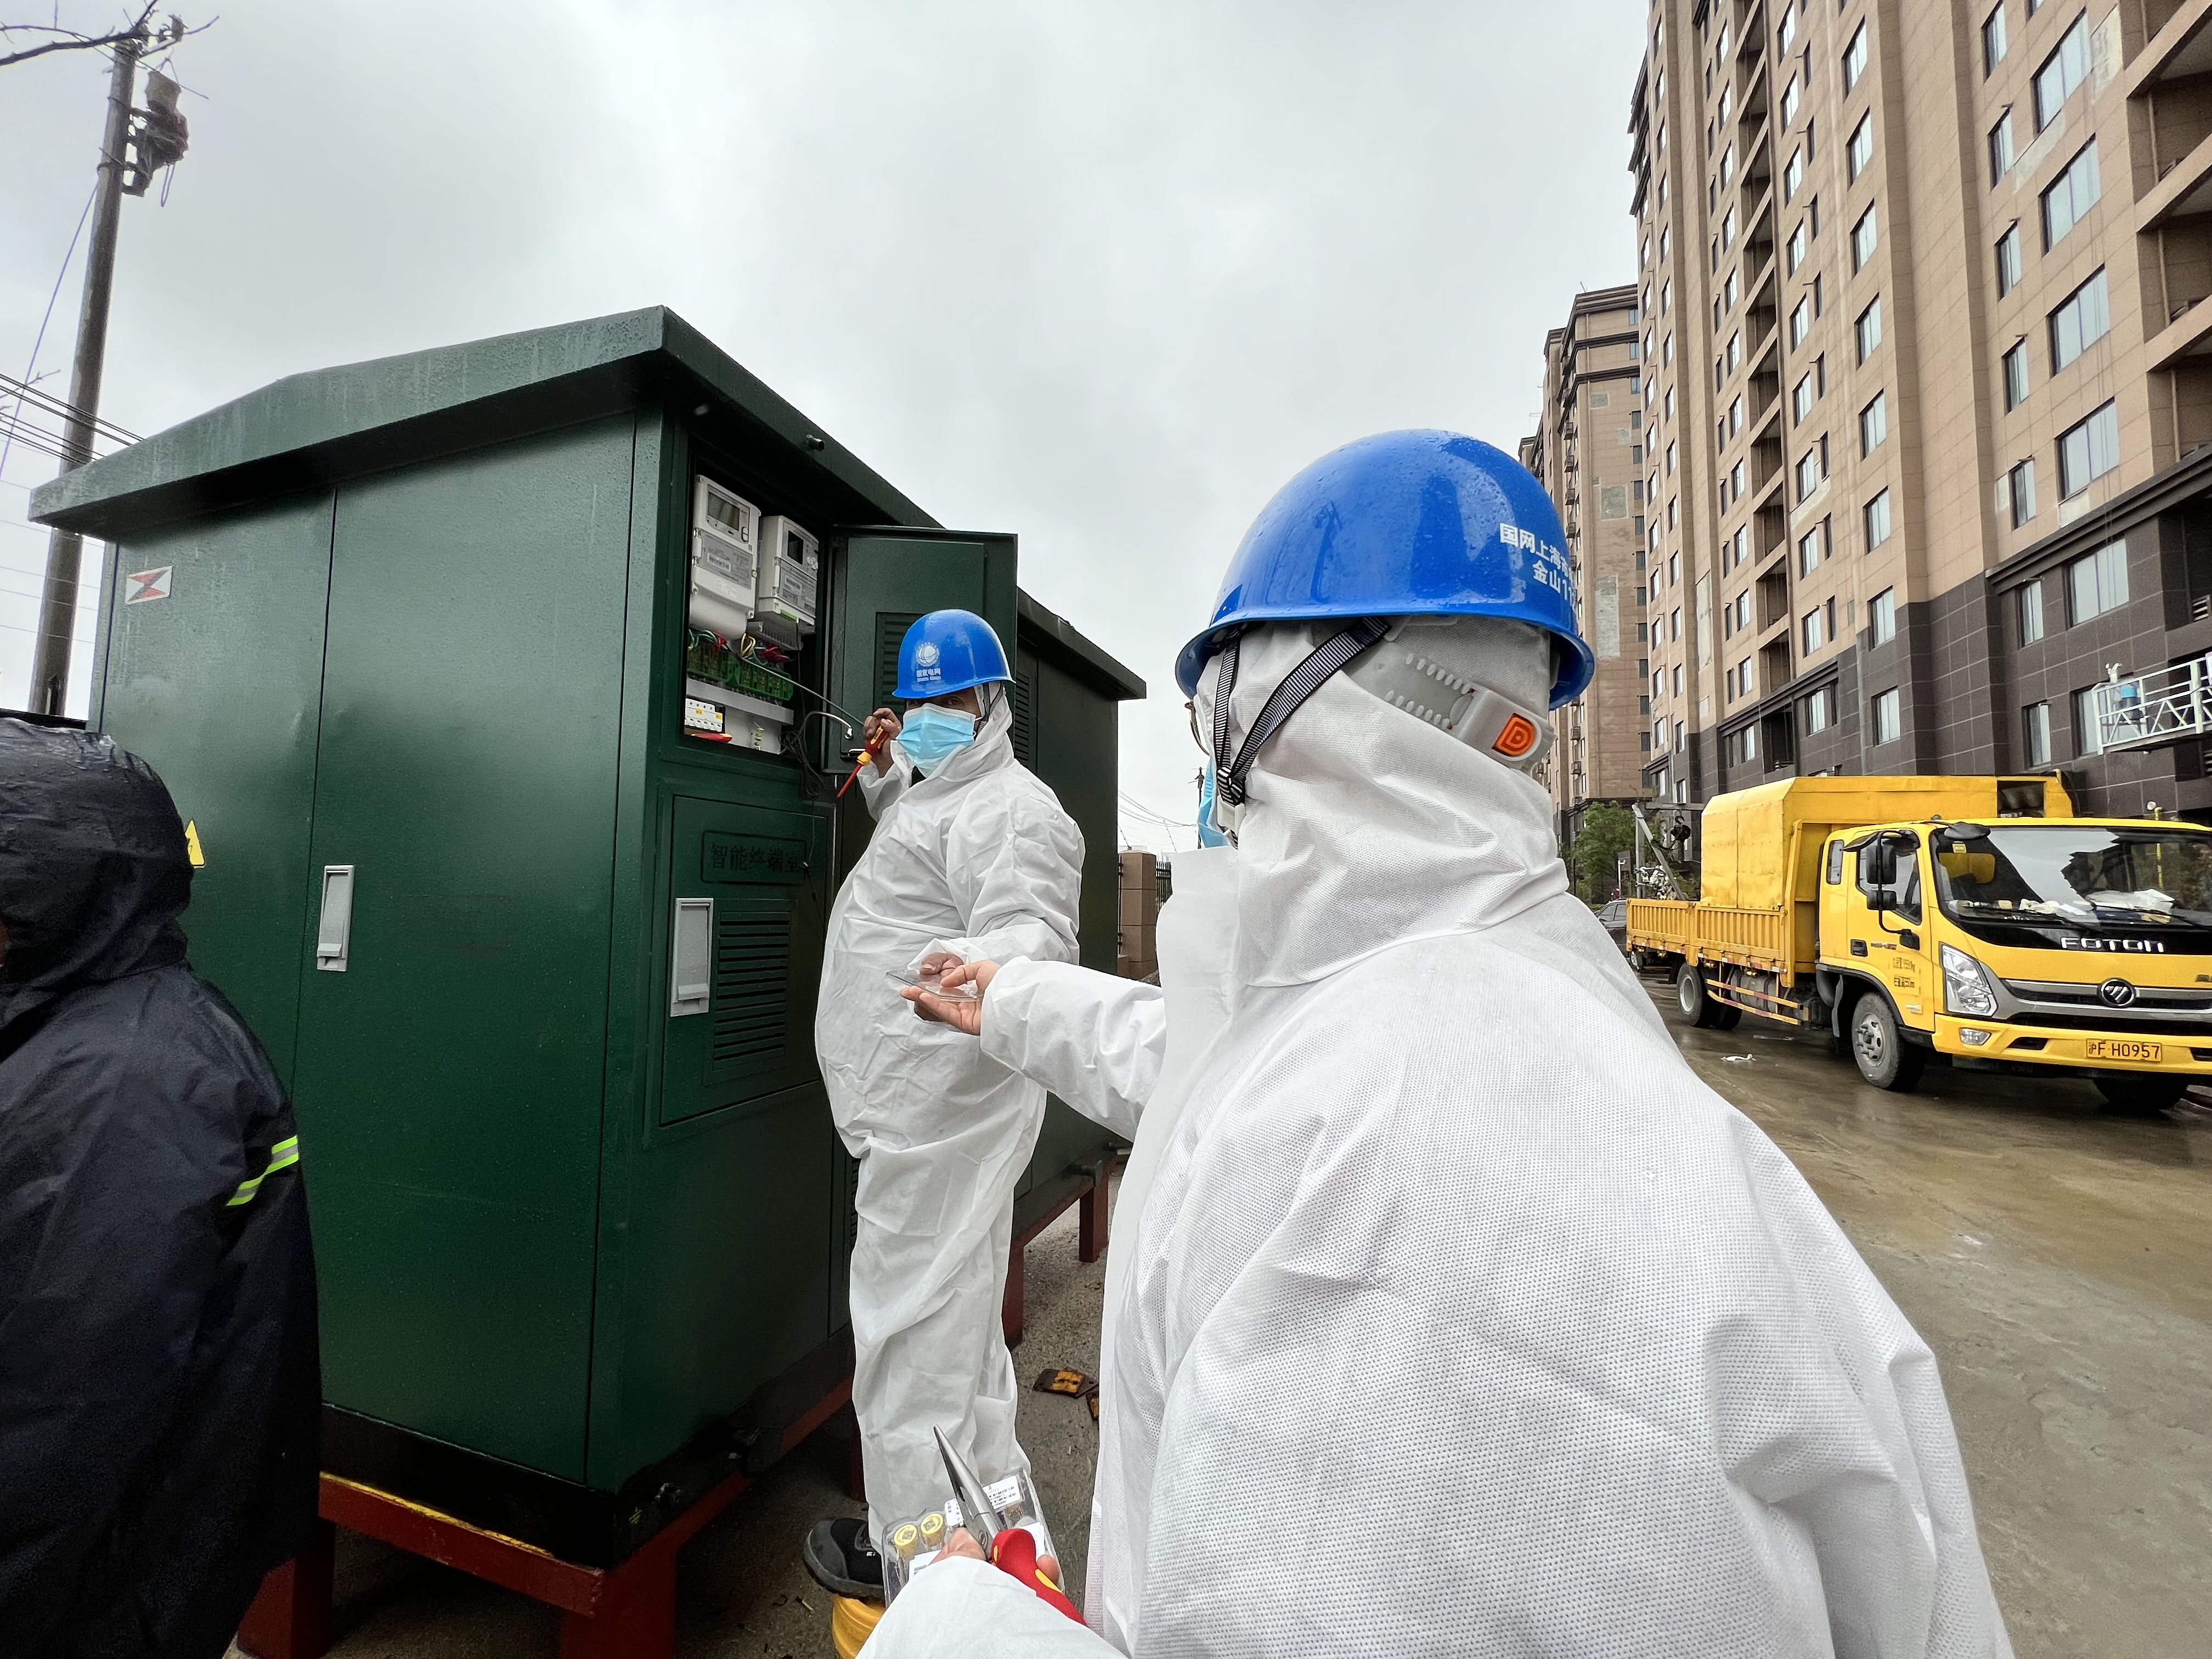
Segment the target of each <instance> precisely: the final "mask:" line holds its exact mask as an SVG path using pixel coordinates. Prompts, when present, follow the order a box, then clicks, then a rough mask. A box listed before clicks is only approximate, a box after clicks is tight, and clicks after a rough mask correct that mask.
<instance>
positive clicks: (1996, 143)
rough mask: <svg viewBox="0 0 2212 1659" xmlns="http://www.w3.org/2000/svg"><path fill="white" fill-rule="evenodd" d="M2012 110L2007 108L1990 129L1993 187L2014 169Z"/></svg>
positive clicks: (1991, 182) (1991, 179) (1991, 178)
mask: <svg viewBox="0 0 2212 1659" xmlns="http://www.w3.org/2000/svg"><path fill="white" fill-rule="evenodd" d="M2013 159H2014V158H2013V148H2012V111H2011V110H2009V109H2007V110H2006V111H2005V112H2004V113H2003V114H2002V115H2001V116H1999V117H1998V118H1997V124H1996V125H1995V126H1993V127H1991V128H1990V186H1991V188H1995V187H1996V185H1997V184H1998V183H1999V182H2000V181H2001V180H2002V179H2003V178H2004V176H2005V174H2007V173H2010V172H2011V171H2012V164H2013Z"/></svg>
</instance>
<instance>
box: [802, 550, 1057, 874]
mask: <svg viewBox="0 0 2212 1659" xmlns="http://www.w3.org/2000/svg"><path fill="white" fill-rule="evenodd" d="M840 540H841V543H842V546H841V548H840V550H839V556H838V557H836V560H835V561H834V562H833V565H832V571H833V578H834V584H835V586H834V592H835V594H836V611H835V619H834V621H833V623H832V624H831V626H832V628H833V629H834V630H835V631H834V634H833V635H832V638H831V641H830V656H829V684H830V688H831V689H830V696H833V697H835V698H836V700H837V701H838V702H839V703H840V704H842V706H843V707H844V708H847V709H848V710H850V711H851V712H852V713H854V714H866V713H867V712H868V711H869V710H870V709H872V708H883V707H884V706H886V705H889V706H891V707H896V702H895V700H894V698H893V696H892V690H891V688H892V687H893V686H894V685H896V684H897V681H898V649H899V642H900V641H902V640H903V639H904V638H905V637H906V630H907V629H908V627H909V626H911V625H912V624H913V623H914V621H915V618H916V617H921V616H924V615H926V614H927V613H928V612H930V611H943V610H947V609H951V608H954V607H957V608H958V609H960V610H963V611H975V613H976V614H977V615H978V616H980V617H982V618H983V620H984V621H986V622H987V623H990V624H991V626H992V628H993V629H995V630H996V631H997V633H998V635H999V642H1000V644H1001V645H1003V646H1005V647H1006V660H1007V661H1008V662H1009V663H1010V664H1011V663H1012V661H1013V656H1014V648H1015V641H1014V632H1015V616H1016V611H1015V586H1014V580H1015V561H1016V553H1017V550H1016V547H1015V542H1014V538H1012V536H1004V535H996V534H992V533H989V532H967V531H951V530H907V529H893V530H849V531H846V532H842V535H841V538H840ZM858 741H859V738H858V735H857V734H855V736H854V742H855V743H857V742H858ZM839 806H840V809H841V810H840V811H839V814H838V819H837V876H838V879H839V880H840V881H842V879H843V878H844V876H845V873H846V872H848V871H849V870H850V869H851V868H852V867H853V866H854V864H855V863H856V862H858V861H859V859H860V854H861V853H862V852H863V851H864V850H865V849H866V847H867V844H868V831H869V829H870V827H871V823H870V819H869V817H868V813H867V808H866V805H865V804H864V803H863V802H862V800H861V799H860V789H859V787H857V786H856V787H854V788H852V789H850V790H848V791H847V792H846V794H845V798H844V799H843V800H842V802H840V803H839Z"/></svg>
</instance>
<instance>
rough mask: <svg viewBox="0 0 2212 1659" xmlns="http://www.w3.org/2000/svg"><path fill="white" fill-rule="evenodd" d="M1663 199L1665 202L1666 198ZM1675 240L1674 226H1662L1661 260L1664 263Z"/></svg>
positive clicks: (1660, 234)
mask: <svg viewBox="0 0 2212 1659" xmlns="http://www.w3.org/2000/svg"><path fill="white" fill-rule="evenodd" d="M1661 199H1662V201H1663V200H1664V199H1665V198H1664V197H1662V198H1661ZM1673 242H1674V226H1672V225H1662V226H1660V227H1659V258H1661V259H1662V261H1663V260H1664V259H1665V258H1666V257H1667V250H1668V247H1669V246H1671V245H1672V244H1673Z"/></svg>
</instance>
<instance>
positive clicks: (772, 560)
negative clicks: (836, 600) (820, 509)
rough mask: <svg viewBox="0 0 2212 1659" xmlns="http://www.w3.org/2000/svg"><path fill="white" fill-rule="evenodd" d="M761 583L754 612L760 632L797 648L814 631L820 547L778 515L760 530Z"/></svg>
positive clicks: (807, 533)
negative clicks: (803, 638)
mask: <svg viewBox="0 0 2212 1659" xmlns="http://www.w3.org/2000/svg"><path fill="white" fill-rule="evenodd" d="M760 547H761V556H760V580H759V584H758V587H757V595H756V598H755V600H754V605H753V611H754V615H755V617H757V620H758V622H759V623H760V624H761V629H760V631H761V632H763V633H764V634H766V635H769V637H770V638H771V639H774V638H777V637H778V636H781V642H782V643H783V644H785V645H787V646H789V647H793V648H796V647H797V646H798V644H799V640H800V639H801V638H802V637H804V636H805V635H808V634H811V633H812V632H813V631H814V614H815V608H816V597H817V593H818V592H819V590H820V587H821V576H822V544H821V541H820V540H819V539H818V538H817V537H816V536H815V535H814V534H813V533H812V532H810V531H805V530H802V529H800V528H799V526H798V525H796V524H794V523H793V521H792V520H789V519H787V518H784V517H783V516H782V515H781V514H778V515H776V516H775V517H773V518H770V519H767V520H763V522H762V524H761V527H760Z"/></svg>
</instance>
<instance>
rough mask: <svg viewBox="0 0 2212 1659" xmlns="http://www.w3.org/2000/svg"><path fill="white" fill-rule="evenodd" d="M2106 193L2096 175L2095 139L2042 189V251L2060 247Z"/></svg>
mask: <svg viewBox="0 0 2212 1659" xmlns="http://www.w3.org/2000/svg"><path fill="white" fill-rule="evenodd" d="M2103 194H2104V185H2103V182H2102V181H2101V180H2100V179H2099V178H2098V175H2097V141H2096V140H2095V139H2093V138H2092V139H2091V140H2090V141H2089V142H2088V143H2087V144H2086V145H2084V146H2083V147H2082V149H2081V154H2080V155H2076V156H2075V158H2074V159H2073V160H2072V161H2069V162H2068V163H2067V164H2066V171H2065V172H2063V173H2060V174H2059V175H2058V177H2057V179H2055V180H2054V181H2053V182H2052V183H2051V187H2050V188H2049V189H2047V190H2045V191H2044V192H2043V251H2044V252H2045V253H2048V252H2051V249H2052V248H2053V247H2055V246H2057V245H2058V243H2059V242H2060V241H2061V240H2063V239H2064V237H2065V235H2066V233H2067V232H2068V231H2069V230H2071V229H2073V228H2074V227H2075V225H2077V224H2079V223H2081V219H2082V216H2083V215H2085V214H2087V212H2088V211H2089V210H2090V209H2091V208H2093V207H2094V206H2096V205H2097V198H2098V197H2100V196H2101V195H2103Z"/></svg>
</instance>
